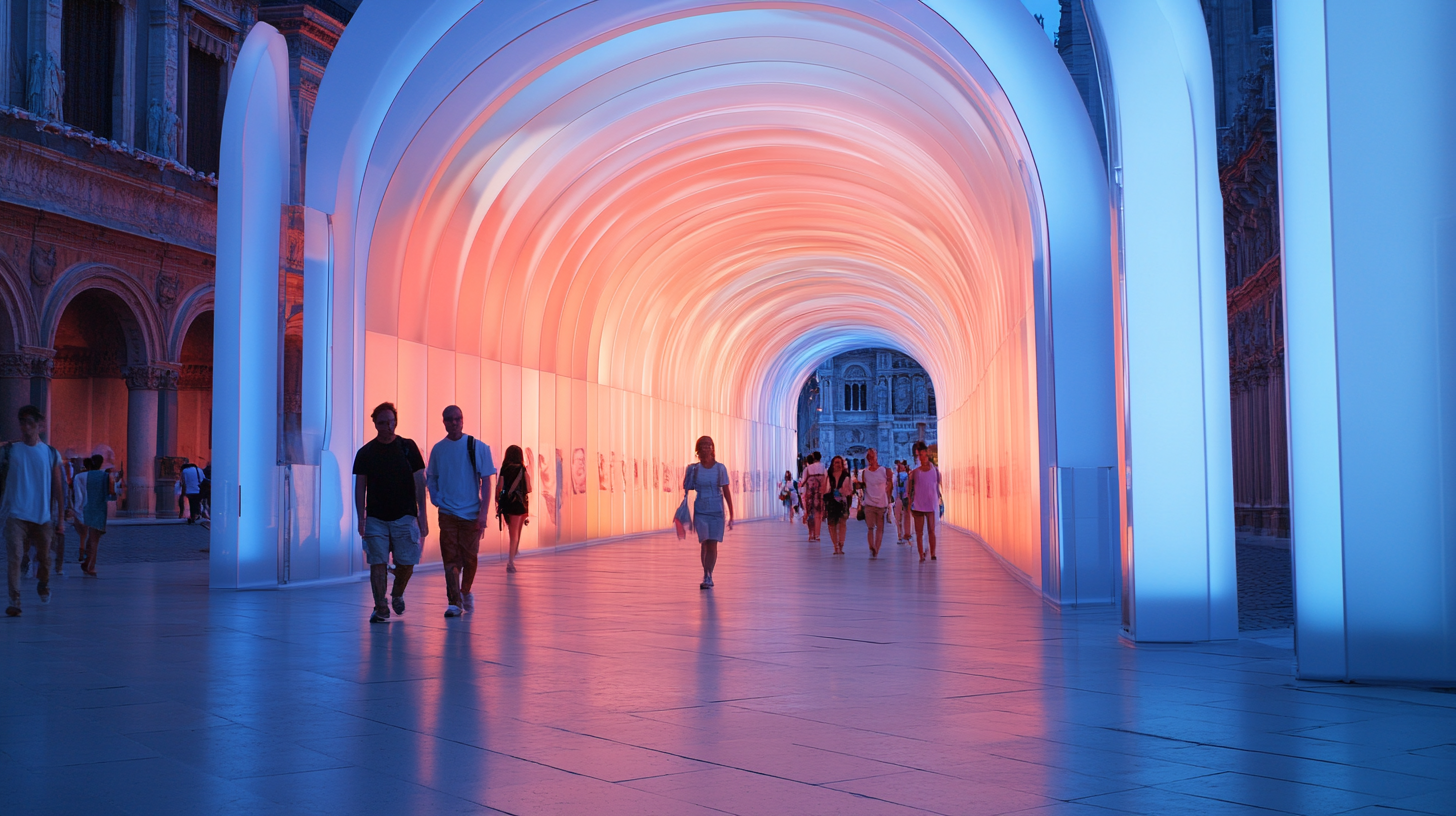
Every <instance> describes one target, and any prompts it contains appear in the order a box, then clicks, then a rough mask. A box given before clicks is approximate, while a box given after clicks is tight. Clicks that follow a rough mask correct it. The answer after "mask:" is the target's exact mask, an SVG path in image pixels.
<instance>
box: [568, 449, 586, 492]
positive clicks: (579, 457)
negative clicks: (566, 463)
mask: <svg viewBox="0 0 1456 816" xmlns="http://www.w3.org/2000/svg"><path fill="white" fill-rule="evenodd" d="M571 492H572V494H573V495H577V496H580V495H583V494H585V493H586V448H574V449H572V451H571Z"/></svg>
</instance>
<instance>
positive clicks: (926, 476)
mask: <svg viewBox="0 0 1456 816" xmlns="http://www.w3.org/2000/svg"><path fill="white" fill-rule="evenodd" d="M910 450H911V451H912V452H913V453H914V454H915V456H916V458H918V459H919V460H920V466H919V467H917V468H915V469H914V470H912V471H910V479H909V486H908V487H907V491H908V493H909V496H910V515H911V517H912V518H914V519H915V549H916V550H918V551H919V552H920V560H921V561H924V560H925V546H924V542H923V539H922V533H923V532H924V528H925V527H927V526H928V527H930V560H931V561H934V560H935V521H936V515H937V513H938V512H939V510H940V468H937V467H936V466H934V465H932V464H930V448H928V447H926V445H925V443H924V442H916V443H915V445H914V446H913V447H911V449H910Z"/></svg>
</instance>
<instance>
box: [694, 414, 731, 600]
mask: <svg viewBox="0 0 1456 816" xmlns="http://www.w3.org/2000/svg"><path fill="white" fill-rule="evenodd" d="M694 447H695V449H696V450H697V452H698V463H697V464H696V465H688V467H687V472H686V473H684V474H683V491H684V492H686V491H688V490H696V491H697V492H698V496H697V498H696V499H695V500H694V501H693V528H694V529H696V530H697V531H698V544H699V545H700V547H701V550H702V553H701V554H702V559H703V582H702V583H701V584H699V585H698V588H699V589H710V588H712V586H713V567H714V566H715V565H717V563H718V542H719V541H722V540H723V532H724V530H725V527H724V521H723V507H724V505H726V506H727V507H728V520H727V527H726V529H728V530H731V529H733V496H732V494H730V493H729V492H728V484H729V482H728V468H726V467H724V466H723V463H722V462H719V461H718V459H717V457H716V456H715V452H714V448H713V437H711V436H700V437H698V444H697V445H696V446H694Z"/></svg>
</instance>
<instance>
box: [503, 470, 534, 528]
mask: <svg viewBox="0 0 1456 816" xmlns="http://www.w3.org/2000/svg"><path fill="white" fill-rule="evenodd" d="M509 472H510V470H509V469H508V470H507V471H506V472H503V473H501V481H500V492H499V493H497V494H496V497H495V514H496V515H497V516H524V515H526V513H527V512H528V511H529V510H530V506H531V497H530V495H529V494H528V493H527V484H526V469H525V467H522V466H519V465H518V466H516V467H515V473H514V475H512V476H511V477H510V482H509V483H507V482H506V473H509Z"/></svg>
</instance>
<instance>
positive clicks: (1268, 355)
mask: <svg viewBox="0 0 1456 816" xmlns="http://www.w3.org/2000/svg"><path fill="white" fill-rule="evenodd" d="M1204 5H1205V14H1206V15H1208V17H1209V37H1210V39H1211V40H1212V44H1213V46H1214V66H1215V68H1216V69H1219V68H1220V67H1221V68H1222V70H1215V73H1214V76H1215V78H1216V80H1217V82H1216V87H1217V90H1218V91H1219V99H1220V102H1221V103H1222V104H1221V106H1220V111H1219V120H1218V121H1219V127H1220V134H1219V135H1220V141H1219V173H1218V176H1219V186H1220V187H1221V188H1222V190H1223V214H1224V249H1225V256H1224V257H1225V260H1226V263H1227V284H1228V320H1229V378H1230V382H1229V395H1230V400H1231V401H1232V405H1231V409H1232V410H1231V416H1232V421H1233V443H1234V517H1235V524H1236V525H1237V526H1238V530H1239V532H1242V533H1250V534H1254V535H1268V536H1279V537H1287V536H1288V535H1289V441H1288V433H1287V425H1286V423H1287V416H1288V414H1287V411H1286V401H1285V388H1284V385H1285V381H1284V293H1283V286H1282V277H1281V267H1280V262H1279V187H1278V180H1279V164H1278V162H1279V151H1278V144H1277V139H1276V136H1277V134H1276V120H1275V89H1274V32H1273V28H1272V19H1271V16H1270V15H1271V14H1272V11H1271V8H1270V4H1269V2H1268V0H1263V2H1248V1H1247V0H1245V2H1242V3H1237V2H1231V0H1222V2H1215V0H1208V2H1205V4H1204ZM1231 32H1232V33H1231ZM1221 44H1222V45H1223V46H1224V47H1223V48H1222V49H1220V45H1221ZM1221 51H1222V53H1221Z"/></svg>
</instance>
